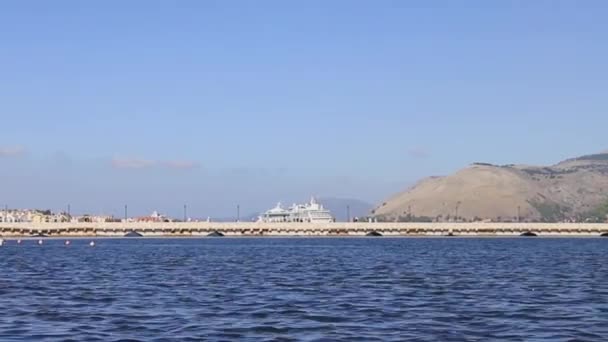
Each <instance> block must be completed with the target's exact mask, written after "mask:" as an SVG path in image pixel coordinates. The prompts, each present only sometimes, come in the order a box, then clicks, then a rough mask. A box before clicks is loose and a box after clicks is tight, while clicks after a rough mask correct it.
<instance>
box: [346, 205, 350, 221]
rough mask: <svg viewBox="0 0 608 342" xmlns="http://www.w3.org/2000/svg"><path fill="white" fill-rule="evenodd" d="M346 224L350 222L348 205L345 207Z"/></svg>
mask: <svg viewBox="0 0 608 342" xmlns="http://www.w3.org/2000/svg"><path fill="white" fill-rule="evenodd" d="M346 222H350V205H347V206H346Z"/></svg>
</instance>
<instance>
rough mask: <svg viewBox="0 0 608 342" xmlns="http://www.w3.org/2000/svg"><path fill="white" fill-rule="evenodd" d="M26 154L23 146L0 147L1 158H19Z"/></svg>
mask: <svg viewBox="0 0 608 342" xmlns="http://www.w3.org/2000/svg"><path fill="white" fill-rule="evenodd" d="M24 154H25V147H23V146H0V157H19V156H22V155H24Z"/></svg>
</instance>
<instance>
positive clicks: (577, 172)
mask: <svg viewBox="0 0 608 342" xmlns="http://www.w3.org/2000/svg"><path fill="white" fill-rule="evenodd" d="M605 206H608V153H598V154H590V155H585V156H581V157H576V158H571V159H567V160H564V161H562V162H560V163H558V164H555V165H552V166H529V165H515V164H509V165H493V164H489V163H474V164H472V165H470V166H469V167H467V168H464V169H462V170H460V171H458V172H456V173H454V174H451V175H448V176H444V177H430V178H426V179H423V180H421V181H420V182H418V183H417V184H415V185H414V186H413V187H411V188H410V189H408V190H406V191H404V192H401V193H398V194H396V195H394V196H393V197H391V198H389V199H387V200H386V201H384V202H383V203H381V204H380V205H378V206H376V208H375V209H374V210H373V211H372V214H373V215H374V216H375V217H377V218H378V219H380V220H390V221H394V220H397V221H406V220H412V219H414V220H418V219H423V220H438V221H451V220H454V219H457V220H466V221H474V220H484V219H485V220H493V221H518V220H521V221H546V222H554V221H563V220H600V221H602V220H605V219H606V214H608V210H607V211H606V212H605V213H604V212H603V209H602V208H603V207H605Z"/></svg>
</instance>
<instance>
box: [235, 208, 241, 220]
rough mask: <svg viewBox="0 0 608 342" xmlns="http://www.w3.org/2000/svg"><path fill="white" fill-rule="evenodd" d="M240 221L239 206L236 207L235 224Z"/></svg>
mask: <svg viewBox="0 0 608 342" xmlns="http://www.w3.org/2000/svg"><path fill="white" fill-rule="evenodd" d="M239 221H241V205H240V204H237V205H236V222H239Z"/></svg>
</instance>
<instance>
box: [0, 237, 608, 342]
mask: <svg viewBox="0 0 608 342" xmlns="http://www.w3.org/2000/svg"><path fill="white" fill-rule="evenodd" d="M89 241H90V240H73V241H72V245H71V246H69V247H66V246H64V245H63V240H51V239H49V240H45V244H44V245H42V246H38V245H37V244H36V243H35V240H26V241H24V242H23V243H22V244H21V245H17V244H16V242H15V241H8V242H7V244H6V245H5V246H3V247H0V341H23V340H31V341H42V340H49V341H57V340H66V339H72V340H79V341H95V340H97V341H118V340H139V341H172V340H175V341H200V340H206V341H219V340H222V341H240V340H249V341H264V340H268V341H274V340H279V341H290V340H301V341H332V340H334V341H465V340H468V341H491V340H497V341H498V340H499V341H524V340H525V341H572V340H578V341H606V340H608V265H607V263H608V239H601V238H597V239H592V238H579V239H566V238H560V239H547V238H513V239H509V238H500V239H490V238H479V239H465V238H400V239H389V238H345V239H339V238H318V239H317V238H288V239H279V238H217V239H213V238H205V239H97V240H96V242H97V246H96V247H94V248H91V247H89V246H88V242H89Z"/></svg>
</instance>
